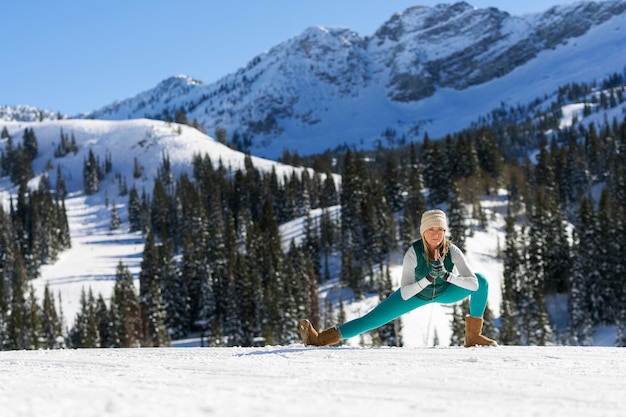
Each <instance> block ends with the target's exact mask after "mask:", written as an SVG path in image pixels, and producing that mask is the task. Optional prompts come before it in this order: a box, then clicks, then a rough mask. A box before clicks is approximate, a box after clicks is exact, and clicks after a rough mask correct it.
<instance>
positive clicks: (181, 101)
mask: <svg viewBox="0 0 626 417" xmlns="http://www.w3.org/2000/svg"><path fill="white" fill-rule="evenodd" d="M625 9H626V2H625V1H623V0H622V1H606V2H599V3H594V2H582V3H575V4H573V5H567V6H559V7H555V8H552V9H550V10H548V11H547V12H545V13H543V14H538V15H527V16H521V17H518V16H510V15H508V14H507V13H504V12H500V11H498V10H496V9H491V8H490V9H475V8H473V7H472V6H470V5H469V4H467V3H456V4H453V5H450V4H446V5H439V6H437V7H434V8H429V7H420V6H417V7H413V8H410V9H407V10H406V11H404V12H402V13H398V14H397V15H395V16H393V17H392V18H391V19H390V20H389V21H388V22H385V23H384V24H383V25H382V26H381V27H380V29H379V30H378V31H377V32H376V33H375V34H374V35H372V36H371V37H362V36H360V35H359V34H357V33H355V32H353V31H351V30H349V29H346V28H325V27H311V28H308V29H306V30H304V31H303V33H302V34H301V35H299V36H296V37H294V38H291V39H288V40H286V41H284V42H282V43H281V44H279V45H277V46H275V47H274V48H272V49H271V50H269V51H268V52H266V53H263V54H261V55H259V56H257V57H254V58H253V59H252V60H251V61H250V63H249V64H248V65H247V66H246V67H245V68H241V69H240V70H239V71H237V72H236V73H234V74H230V75H227V76H225V77H224V78H223V79H221V80H219V81H217V82H215V83H212V84H203V83H202V82H200V81H198V80H194V79H192V78H190V77H187V76H184V75H180V76H176V77H171V78H169V79H167V80H164V81H163V82H161V83H160V84H159V85H158V86H156V87H155V88H154V89H151V90H149V91H145V92H142V93H140V94H138V95H137V96H135V97H132V98H129V99H125V100H120V101H118V102H116V103H113V104H111V105H108V106H105V107H104V108H102V109H101V110H98V111H96V112H94V113H93V114H91V115H90V116H91V117H95V118H98V119H120V120H122V119H127V118H136V117H150V118H163V117H165V116H167V117H170V118H171V119H174V115H175V113H176V112H178V111H180V110H181V109H182V110H184V111H185V112H186V117H187V119H188V120H189V122H191V121H192V120H197V122H199V123H200V124H202V125H204V126H205V128H206V129H207V131H208V132H213V131H214V129H215V128H217V127H220V128H224V129H226V131H227V132H228V135H229V137H228V139H229V140H231V141H234V142H236V143H238V144H239V145H242V146H248V145H245V143H246V142H250V148H251V150H252V152H253V153H254V154H255V155H263V156H267V157H270V158H276V157H278V156H280V155H282V152H283V150H284V149H289V150H291V151H295V150H297V151H298V153H299V154H300V155H307V154H311V153H318V152H323V151H325V150H326V149H334V148H335V147H336V146H338V145H343V144H348V145H352V146H356V147H358V148H368V149H369V148H373V147H375V146H376V145H377V144H378V143H379V141H382V143H383V145H386V142H385V141H386V140H394V141H400V140H402V139H403V138H404V140H408V141H411V140H418V141H419V140H421V139H422V137H423V134H424V133H425V132H428V134H429V136H430V137H431V138H437V137H442V136H444V135H445V134H447V133H454V132H457V131H459V130H461V129H463V128H465V127H468V126H469V125H470V124H471V123H472V122H474V121H476V119H477V118H478V117H480V116H483V115H485V114H487V113H489V112H490V111H492V110H493V109H495V108H497V107H499V106H500V105H501V104H502V103H504V104H507V105H510V106H513V107H514V106H516V105H518V104H521V105H526V104H527V103H529V102H530V101H532V100H534V99H536V98H538V97H543V96H544V95H546V94H548V95H550V94H553V93H554V91H555V90H556V89H557V88H558V87H561V86H563V85H566V84H569V83H571V82H593V81H595V80H599V79H602V78H604V77H606V76H607V75H609V74H613V73H620V74H621V73H622V72H623V70H624V67H625V66H626V59H625V57H624V54H623V45H624V44H626V29H625V28H626V13H625ZM383 132H387V134H386V135H383Z"/></svg>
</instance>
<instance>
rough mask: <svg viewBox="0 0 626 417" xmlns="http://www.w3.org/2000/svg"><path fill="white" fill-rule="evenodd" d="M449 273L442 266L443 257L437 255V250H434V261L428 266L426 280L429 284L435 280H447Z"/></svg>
mask: <svg viewBox="0 0 626 417" xmlns="http://www.w3.org/2000/svg"><path fill="white" fill-rule="evenodd" d="M449 275H450V273H449V272H448V271H446V268H445V267H444V266H443V257H442V256H441V254H440V253H439V249H437V250H435V261H434V262H433V263H432V264H431V266H430V272H429V273H428V275H427V278H428V280H429V281H430V282H433V281H434V280H435V278H442V279H444V280H445V279H447V278H448V276H449Z"/></svg>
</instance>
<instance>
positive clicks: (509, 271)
mask: <svg viewBox="0 0 626 417" xmlns="http://www.w3.org/2000/svg"><path fill="white" fill-rule="evenodd" d="M505 221H506V227H505V232H506V235H505V247H504V251H503V259H504V260H503V267H504V271H503V283H502V304H501V308H500V322H501V327H500V329H501V330H500V334H501V336H500V343H501V344H503V345H519V344H521V334H520V331H519V325H520V324H521V321H520V319H519V309H518V303H519V302H521V297H520V296H519V293H520V291H521V288H522V282H523V276H524V274H525V273H526V272H525V262H524V259H523V255H522V250H523V248H522V246H523V245H522V243H521V237H520V236H519V234H518V232H517V228H516V222H515V218H514V217H513V215H512V213H511V207H510V206H509V211H508V213H507V217H506V219H505Z"/></svg>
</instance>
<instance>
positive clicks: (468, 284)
mask: <svg viewBox="0 0 626 417" xmlns="http://www.w3.org/2000/svg"><path fill="white" fill-rule="evenodd" d="M449 251H450V257H451V260H452V263H453V264H454V266H455V268H456V270H457V271H458V273H459V274H458V275H457V274H453V273H450V276H449V277H448V282H449V283H450V284H454V285H456V286H457V287H461V288H465V289H467V290H470V291H476V290H477V289H478V278H476V274H474V272H473V271H472V269H471V268H470V266H469V264H468V263H467V259H465V255H464V254H463V252H462V251H461V249H459V248H458V247H457V246H456V245H453V244H450V246H449Z"/></svg>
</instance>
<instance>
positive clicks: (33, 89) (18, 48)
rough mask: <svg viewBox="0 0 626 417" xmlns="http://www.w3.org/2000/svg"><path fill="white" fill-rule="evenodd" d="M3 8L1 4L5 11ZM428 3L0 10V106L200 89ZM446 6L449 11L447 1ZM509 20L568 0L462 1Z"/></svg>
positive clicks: (184, 1)
mask: <svg viewBox="0 0 626 417" xmlns="http://www.w3.org/2000/svg"><path fill="white" fill-rule="evenodd" d="M6 3H8V4H6ZM439 3H445V1H426V0H358V1H357V0H316V1H294V0H271V1H268V2H262V1H257V0H228V1H217V0H177V1H161V0H151V1H148V0H106V1H104V0H57V1H49V0H30V1H10V2H5V4H3V5H2V9H1V10H2V12H1V15H0V16H1V18H0V39H2V46H1V47H0V51H1V55H0V56H1V57H2V58H1V59H0V105H17V104H27V105H31V106H36V107H40V108H46V109H49V110H52V111H55V112H60V113H63V114H68V115H70V116H71V115H75V114H78V113H80V112H89V111H92V110H96V109H99V108H101V107H103V106H105V105H107V104H110V103H112V102H113V101H115V100H116V99H125V98H129V97H132V96H134V95H136V94H138V93H140V92H142V91H145V90H148V89H150V88H153V87H154V86H156V85H157V84H158V83H159V82H160V81H162V80H164V79H166V78H168V77H170V76H172V75H177V74H187V75H190V76H192V77H194V78H196V79H198V80H201V81H203V82H205V83H211V82H214V81H217V80H218V79H219V78H221V77H223V76H225V75H227V74H229V73H231V72H234V71H236V70H237V69H239V68H240V67H242V66H244V65H246V64H247V63H248V61H250V60H251V59H252V58H254V57H255V56H256V55H258V54H259V53H261V52H264V51H267V50H269V49H270V48H271V47H273V46H275V45H276V44H278V43H280V42H282V41H284V40H286V39H288V38H290V37H292V36H295V35H298V34H300V33H302V32H303V31H304V30H305V29H306V28H307V27H309V26H314V25H322V26H331V27H334V26H340V27H348V28H351V29H353V30H355V31H356V32H358V33H359V34H360V35H361V36H367V35H371V34H373V33H374V32H375V31H376V29H378V28H379V27H380V26H381V25H382V24H383V23H384V22H385V21H387V19H389V17H391V16H392V15H393V14H394V13H396V12H401V11H403V10H405V9H406V8H408V7H411V6H416V5H426V6H433V5H436V4H439ZM447 3H453V1H448V2H447ZM468 3H470V4H472V5H473V6H476V7H479V8H484V7H490V6H492V7H497V8H498V9H501V10H505V11H507V12H509V13H511V14H513V15H521V14H526V13H535V12H541V11H545V10H547V9H548V8H550V7H551V6H553V5H556V4H571V3H573V1H568V0H561V1H558V0H557V1H550V0H547V1H546V0H526V1H523V2H521V1H519V2H518V1H511V0H507V1H495V0H493V1H490V0H484V1H482V0H481V1H479V0H474V1H468Z"/></svg>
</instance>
